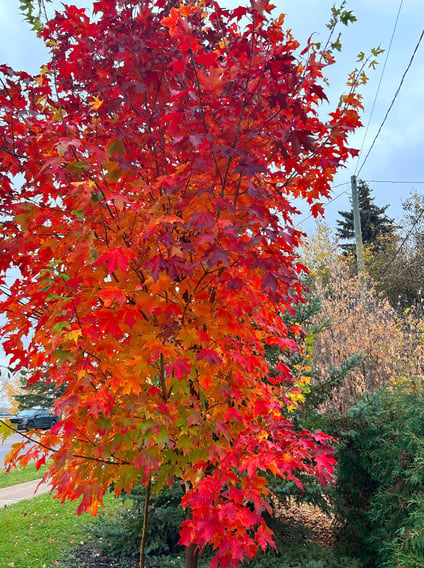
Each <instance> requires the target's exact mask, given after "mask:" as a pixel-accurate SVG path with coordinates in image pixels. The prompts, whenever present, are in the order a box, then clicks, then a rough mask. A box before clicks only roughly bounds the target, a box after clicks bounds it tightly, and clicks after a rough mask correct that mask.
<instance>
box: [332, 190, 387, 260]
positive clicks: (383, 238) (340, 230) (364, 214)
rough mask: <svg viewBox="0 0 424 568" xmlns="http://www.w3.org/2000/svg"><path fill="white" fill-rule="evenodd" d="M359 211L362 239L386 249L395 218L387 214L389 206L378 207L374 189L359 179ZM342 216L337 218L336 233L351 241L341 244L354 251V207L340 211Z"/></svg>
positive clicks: (377, 247) (376, 246)
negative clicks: (373, 194)
mask: <svg viewBox="0 0 424 568" xmlns="http://www.w3.org/2000/svg"><path fill="white" fill-rule="evenodd" d="M358 200H359V213H360V218H361V230H362V241H363V243H364V244H365V245H372V246H373V248H374V250H376V251H379V250H382V249H384V246H385V243H386V242H387V240H388V237H392V236H393V234H394V231H395V225H394V224H393V219H390V218H389V217H388V216H387V215H386V210H387V208H388V207H389V206H388V205H385V206H384V207H378V205H376V204H375V203H374V197H373V196H372V190H371V188H370V187H369V185H368V184H367V183H366V182H365V181H363V180H359V183H358ZM339 215H340V216H341V217H342V218H341V219H338V220H337V225H338V227H337V231H336V234H337V236H338V237H339V239H341V240H342V241H350V242H347V243H344V244H342V245H341V247H342V249H343V250H344V251H345V252H352V253H353V252H354V244H353V241H354V238H355V230H354V226H353V209H351V210H350V211H339Z"/></svg>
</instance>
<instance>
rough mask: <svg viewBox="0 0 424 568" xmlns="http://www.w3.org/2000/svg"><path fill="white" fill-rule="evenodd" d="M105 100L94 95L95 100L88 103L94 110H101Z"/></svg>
mask: <svg viewBox="0 0 424 568" xmlns="http://www.w3.org/2000/svg"><path fill="white" fill-rule="evenodd" d="M103 102H104V101H102V100H101V99H99V97H96V96H94V97H93V100H92V101H91V102H89V103H88V104H89V105H90V106H91V108H92V109H93V110H99V108H100V107H101V106H102V104H103Z"/></svg>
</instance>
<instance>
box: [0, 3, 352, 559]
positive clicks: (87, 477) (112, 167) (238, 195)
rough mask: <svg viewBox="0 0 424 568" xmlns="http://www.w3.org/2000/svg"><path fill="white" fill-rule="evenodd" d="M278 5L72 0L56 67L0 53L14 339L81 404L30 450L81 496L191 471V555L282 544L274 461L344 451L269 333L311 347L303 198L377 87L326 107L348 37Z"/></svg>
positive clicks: (92, 497)
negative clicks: (305, 402)
mask: <svg viewBox="0 0 424 568" xmlns="http://www.w3.org/2000/svg"><path fill="white" fill-rule="evenodd" d="M271 9H272V7H271V6H270V5H269V4H268V3H267V1H266V0H256V1H252V2H251V6H250V7H238V8H236V9H235V10H226V9H223V8H221V7H220V6H219V5H218V4H217V3H216V2H212V3H205V2H199V3H196V2H188V3H187V5H183V4H181V5H180V4H179V3H178V2H176V1H165V0H156V1H155V2H152V1H149V0H97V1H95V2H94V18H93V19H90V18H89V17H88V15H87V14H86V12H85V10H83V9H79V8H77V7H75V6H65V7H64V8H63V11H62V12H57V13H56V15H55V16H54V17H53V18H51V19H50V20H48V21H47V22H46V23H45V25H44V26H43V27H42V28H41V36H42V38H43V39H44V41H45V43H46V45H47V46H48V48H49V49H50V54H51V58H50V61H49V62H48V63H46V65H45V66H43V67H42V69H41V71H40V73H39V74H38V75H37V76H35V77H32V76H30V75H29V74H27V73H25V72H17V71H14V70H12V69H11V68H10V67H8V66H7V65H1V66H0V72H1V89H0V100H1V111H0V112H1V114H0V121H1V128H0V161H1V170H0V180H1V194H0V200H1V207H2V211H3V213H4V218H3V220H2V224H1V229H2V242H1V257H0V272H1V274H2V277H1V286H2V291H3V293H4V295H3V299H2V302H1V307H2V309H3V310H4V311H5V312H6V313H7V318H8V321H7V324H6V325H5V326H4V327H3V328H2V330H1V334H2V337H3V338H4V340H3V345H4V348H5V351H6V353H7V354H8V356H9V358H10V364H11V366H13V367H14V368H15V369H16V370H19V369H27V370H28V371H29V372H30V375H31V379H30V380H31V381H32V382H37V381H44V382H46V381H47V382H52V383H53V384H54V385H55V386H56V387H57V388H62V387H63V388H64V389H65V390H64V393H63V394H62V395H61V396H60V397H59V398H58V400H57V401H56V403H55V410H56V412H57V413H59V414H60V415H61V421H60V422H59V423H58V424H57V425H56V426H55V427H53V428H52V430H51V431H49V432H46V433H38V434H35V433H33V434H31V436H29V437H28V438H26V439H24V440H23V441H22V442H21V443H19V444H17V445H16V446H15V448H14V450H13V452H12V454H11V456H10V462H11V463H20V464H21V465H25V464H26V463H27V462H28V461H29V460H31V459H35V460H36V462H37V464H38V465H40V464H41V463H44V462H45V461H46V460H47V458H48V457H50V458H51V461H50V466H49V473H48V474H47V476H48V478H49V483H50V484H51V486H52V488H53V491H54V493H55V495H56V496H57V497H58V498H59V499H62V500H65V499H67V498H68V499H78V498H81V502H80V504H79V507H78V511H79V512H81V511H83V510H91V511H93V512H96V510H97V508H98V506H99V505H101V503H102V498H103V494H104V493H105V491H106V490H108V488H109V487H110V486H111V485H112V486H113V488H114V491H115V492H116V493H117V494H118V493H120V492H122V491H127V492H128V491H130V490H131V488H132V487H133V486H134V485H136V484H138V483H142V484H144V485H146V486H147V487H149V488H150V487H152V490H154V491H160V489H161V488H163V487H165V486H168V485H169V486H170V485H172V483H173V482H174V481H175V480H180V481H181V482H182V483H183V484H184V487H185V490H186V491H185V495H184V497H183V500H182V505H183V507H184V508H185V509H186V511H187V519H186V520H185V521H184V523H183V525H182V528H181V533H180V534H181V543H183V544H184V545H186V546H187V550H188V553H187V560H186V566H195V565H196V561H197V553H198V551H199V550H202V549H203V548H204V547H205V546H206V545H208V544H210V545H212V547H213V549H214V553H215V556H214V559H213V560H212V563H211V566H217V565H218V564H219V565H220V566H236V565H237V564H238V562H239V561H240V560H242V559H243V558H245V557H252V556H254V555H255V554H256V552H257V550H258V548H259V547H260V548H265V547H266V546H267V545H271V546H272V534H271V531H270V530H269V529H268V527H267V526H266V524H265V522H264V520H263V518H262V513H263V512H264V511H265V510H267V509H269V506H268V498H269V489H268V486H267V482H266V477H265V474H266V473H271V474H272V475H275V476H284V477H286V478H288V479H292V480H294V481H295V482H297V483H300V481H299V480H298V477H297V473H298V472H300V471H307V472H310V473H313V474H315V475H316V476H318V477H319V478H320V479H321V481H322V483H323V484H325V483H327V482H328V480H329V479H330V478H331V472H332V468H333V465H334V458H333V450H332V448H331V447H330V444H329V443H328V442H329V439H328V437H327V436H325V435H324V434H322V433H320V432H317V433H312V432H309V431H307V430H298V429H296V428H295V427H294V425H293V423H292V422H291V421H290V417H289V416H287V413H285V412H283V410H284V407H286V406H288V405H290V404H292V400H293V396H292V397H290V392H291V388H292V385H293V382H294V380H295V379H294V378H293V377H292V376H291V373H290V371H289V369H288V367H286V366H285V365H284V364H283V363H282V362H280V363H279V364H277V365H276V367H275V369H274V373H273V376H272V377H271V378H270V377H269V376H268V375H269V373H268V371H269V368H268V367H269V366H268V363H267V360H266V357H265V346H266V345H274V346H278V347H279V348H281V349H283V350H285V349H296V348H297V347H296V342H295V341H294V339H293V338H292V335H293V334H296V331H297V330H296V325H293V326H292V328H291V329H288V328H287V326H286V325H285V324H284V323H283V319H282V317H281V314H282V313H284V312H286V311H287V310H290V309H291V306H292V305H293V303H296V302H298V301H300V300H301V291H302V290H301V285H300V283H299V281H298V276H299V273H300V272H301V271H302V267H301V266H300V265H299V264H298V263H297V260H296V254H295V249H296V248H297V246H298V245H299V243H300V241H301V238H302V235H301V233H300V232H299V231H298V230H296V229H295V228H294V226H293V223H292V216H293V214H294V213H295V212H296V210H295V208H294V206H293V205H292V204H291V200H292V198H294V197H302V198H304V199H306V200H307V201H308V203H309V204H310V206H311V210H312V213H313V214H314V215H318V214H319V212H320V211H321V210H322V206H321V204H320V199H321V198H323V197H327V196H328V195H329V191H330V188H329V183H330V181H331V180H332V177H333V175H334V173H335V171H336V169H337V168H338V167H339V166H340V165H341V164H343V162H344V161H345V160H346V159H347V158H348V157H349V156H350V155H352V154H353V153H354V152H353V150H351V149H349V147H348V144H347V135H348V133H349V132H350V131H352V130H354V129H355V128H356V127H357V126H358V125H359V115H358V113H359V111H360V108H361V103H360V99H359V97H358V95H356V93H355V89H354V88H355V86H356V79H355V80H352V81H351V86H352V88H351V90H350V92H349V94H348V95H346V96H344V98H343V99H342V100H341V102H340V104H339V106H338V107H337V108H336V109H335V110H334V112H332V113H330V114H329V117H328V118H326V119H325V120H324V119H322V118H320V115H319V113H318V107H319V104H320V103H321V101H322V100H323V99H325V98H326V97H325V93H324V89H323V84H324V78H323V70H324V68H325V67H326V66H327V65H329V64H331V63H332V62H333V57H332V55H331V53H330V52H329V51H328V50H327V51H319V49H318V46H316V45H315V44H313V43H312V41H310V42H309V43H308V45H307V46H306V48H305V50H304V51H303V52H301V54H300V55H299V54H298V48H299V44H298V42H296V41H295V39H294V38H293V37H292V35H291V33H290V32H289V31H285V30H284V29H283V22H284V18H283V16H279V17H277V18H276V19H271V18H270V16H269V13H270V12H271ZM241 20H243V22H246V23H245V24H244V25H243V27H240V25H239V24H240V21H241ZM17 176H18V177H17ZM10 270H12V271H13V272H12V273H13V274H14V275H15V279H14V281H13V283H12V284H11V285H10V278H9V279H6V276H7V273H9V276H10V272H9V271H10ZM289 332H290V333H289ZM293 388H294V387H293ZM3 430H4V428H3Z"/></svg>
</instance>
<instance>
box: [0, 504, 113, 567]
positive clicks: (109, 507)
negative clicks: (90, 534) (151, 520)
mask: <svg viewBox="0 0 424 568" xmlns="http://www.w3.org/2000/svg"><path fill="white" fill-rule="evenodd" d="M77 506H78V505H77V503H70V502H68V501H67V502H65V503H63V504H62V503H60V502H59V501H57V500H55V499H53V497H51V496H50V495H41V496H39V497H35V498H34V499H29V500H26V501H21V502H20V503H16V505H11V506H9V507H6V508H4V509H2V510H0V558H1V563H2V564H1V565H2V566H4V567H5V568H9V567H11V568H35V567H37V568H54V567H55V566H60V562H59V559H60V558H62V556H63V555H64V553H66V552H67V551H69V550H71V549H72V548H76V547H77V546H79V545H80V544H81V543H82V542H84V541H85V540H86V535H87V531H86V526H87V523H88V522H89V520H90V519H92V517H91V515H89V514H83V515H81V516H80V517H78V516H77V515H76V509H77ZM118 506H120V502H119V500H115V499H114V498H113V497H112V496H110V495H108V496H106V498H105V514H107V515H108V514H113V513H114V511H115V510H116V509H117V507H118Z"/></svg>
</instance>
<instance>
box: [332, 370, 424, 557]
mask: <svg viewBox="0 0 424 568" xmlns="http://www.w3.org/2000/svg"><path fill="white" fill-rule="evenodd" d="M336 429H338V430H339V439H341V441H342V443H341V447H340V449H339V451H338V457H337V459H338V463H339V470H338V476H337V487H336V513H337V516H338V518H339V520H340V523H341V530H340V535H339V545H340V549H341V550H348V551H349V552H353V553H354V554H355V555H356V556H357V557H358V558H360V559H361V562H362V563H363V565H364V567H365V568H383V567H384V568H403V567H405V568H409V567H413V566H423V565H424V562H423V558H424V554H423V551H424V546H423V544H424V508H423V504H424V498H423V495H422V492H423V487H424V385H423V384H422V381H421V380H416V381H411V380H409V381H406V380H403V381H401V382H399V383H398V384H397V385H395V386H394V385H391V386H388V387H386V388H385V389H384V390H382V391H380V392H379V393H376V394H372V395H368V396H367V397H365V398H364V399H363V400H362V401H361V402H360V403H358V404H356V405H355V406H354V407H352V408H351V409H350V410H349V411H348V413H347V415H346V416H345V417H343V418H341V419H340V420H339V421H338V424H337V425H336ZM406 556H407V557H408V560H407V561H405V560H402V562H400V558H401V557H403V558H405V557H406Z"/></svg>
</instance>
